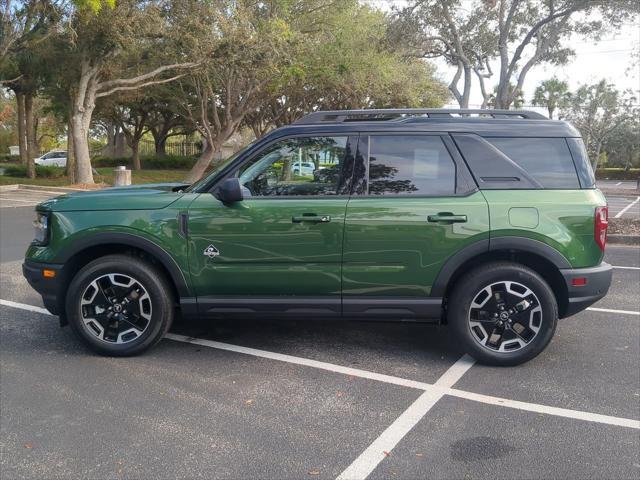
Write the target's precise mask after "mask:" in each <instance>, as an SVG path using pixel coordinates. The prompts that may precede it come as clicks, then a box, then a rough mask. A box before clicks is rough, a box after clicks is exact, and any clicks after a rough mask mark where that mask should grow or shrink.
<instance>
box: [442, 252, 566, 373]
mask: <svg viewBox="0 0 640 480" xmlns="http://www.w3.org/2000/svg"><path fill="white" fill-rule="evenodd" d="M447 318H448V321H449V326H450V328H451V329H452V332H453V334H454V335H455V337H456V340H457V341H458V342H460V343H461V344H462V347H463V348H464V349H465V350H466V351H467V353H469V354H470V355H471V356H473V357H474V358H476V359H477V360H478V361H479V362H481V363H485V364H489V365H504V366H507V365H518V364H520V363H523V362H526V361H528V360H531V359H532V358H534V357H535V356H536V355H538V354H539V353H540V352H542V350H544V349H545V347H546V346H547V345H548V343H549V342H550V341H551V338H552V337H553V334H554V332H555V329H556V324H557V321H558V306H557V302H556V298H555V296H554V294H553V291H552V290H551V288H550V287H549V285H548V284H547V282H546V281H545V280H544V279H543V278H542V277H541V276H540V275H539V274H538V273H536V272H535V271H533V270H531V269H530V268H528V267H526V266H524V265H520V264H516V263H511V262H496V263H491V264H486V265H482V266H480V267H478V268H476V269H475V270H473V271H471V272H470V273H469V274H468V275H465V276H464V277H462V278H461V279H460V280H459V281H458V283H457V284H456V285H455V287H454V290H453V292H452V294H451V296H450V298H449V302H448V313H447Z"/></svg>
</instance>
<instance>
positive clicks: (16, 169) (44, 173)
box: [4, 165, 64, 178]
mask: <svg viewBox="0 0 640 480" xmlns="http://www.w3.org/2000/svg"><path fill="white" fill-rule="evenodd" d="M4 174H5V176H7V177H19V178H26V176H27V167H25V166H24V165H12V166H10V167H5V169H4ZM63 175H64V168H62V167H50V166H44V165H36V177H41V178H58V177H62V176H63Z"/></svg>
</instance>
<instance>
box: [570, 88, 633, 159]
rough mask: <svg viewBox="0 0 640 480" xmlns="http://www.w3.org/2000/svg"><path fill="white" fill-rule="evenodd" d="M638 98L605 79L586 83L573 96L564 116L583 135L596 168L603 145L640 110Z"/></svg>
mask: <svg viewBox="0 0 640 480" xmlns="http://www.w3.org/2000/svg"><path fill="white" fill-rule="evenodd" d="M636 103H637V99H636V98H635V97H633V96H632V95H630V94H626V95H623V94H621V93H620V92H619V91H618V90H616V89H615V88H614V86H613V85H611V84H609V83H607V82H606V81H605V80H601V81H600V82H598V83H596V84H593V85H582V86H581V87H580V88H578V90H577V91H576V92H575V93H574V94H572V95H571V100H570V102H569V104H568V106H567V108H566V109H565V110H564V111H563V112H562V114H563V115H562V116H563V118H566V119H567V120H569V121H570V122H571V123H572V124H573V125H574V126H575V127H576V128H577V129H578V130H580V133H581V134H582V138H583V139H584V143H585V145H586V147H587V151H588V152H589V154H590V155H591V163H592V166H593V170H594V171H595V170H596V168H597V167H598V161H599V159H600V153H601V151H602V146H603V145H604V143H605V142H606V141H607V139H608V138H609V137H610V136H611V135H612V134H613V133H614V132H615V131H616V130H617V129H618V128H620V127H621V126H623V125H624V124H626V123H627V122H629V121H631V120H632V119H633V117H634V115H637V114H638V110H637V108H636V107H634V104H636Z"/></svg>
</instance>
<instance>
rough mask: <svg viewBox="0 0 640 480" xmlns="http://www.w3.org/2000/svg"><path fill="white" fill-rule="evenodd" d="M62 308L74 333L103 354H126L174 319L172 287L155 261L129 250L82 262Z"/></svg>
mask: <svg viewBox="0 0 640 480" xmlns="http://www.w3.org/2000/svg"><path fill="white" fill-rule="evenodd" d="M66 312H67V315H68V318H69V323H70V325H71V326H72V328H73V330H74V331H75V332H76V333H77V334H78V336H79V337H80V338H81V339H82V340H83V341H84V342H85V343H86V344H87V345H88V346H89V347H91V348H92V349H93V350H95V351H97V352H98V353H101V354H103V355H112V356H128V355H135V354H138V353H141V352H143V351H144V350H146V349H148V348H150V347H151V346H153V345H155V344H156V343H157V342H159V341H160V340H161V339H162V337H163V336H164V334H165V333H166V332H167V330H169V327H170V326H171V322H172V321H173V314H174V304H173V298H172V294H171V288H170V286H169V285H168V284H167V281H166V279H165V277H164V275H163V274H162V272H160V271H159V270H158V269H157V268H156V267H155V266H153V265H152V264H150V263H148V262H145V261H143V260H141V259H139V258H136V257H132V256H129V255H108V256H105V257H101V258H99V259H97V260H94V261H93V262H91V263H89V264H87V265H86V266H85V267H84V268H82V269H81V270H80V271H79V272H78V273H77V274H76V276H75V277H74V279H73V280H72V282H71V284H70V285H69V288H68V290H67V298H66Z"/></svg>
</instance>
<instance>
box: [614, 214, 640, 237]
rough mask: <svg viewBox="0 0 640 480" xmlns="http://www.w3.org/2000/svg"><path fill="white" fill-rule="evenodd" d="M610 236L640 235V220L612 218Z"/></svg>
mask: <svg viewBox="0 0 640 480" xmlns="http://www.w3.org/2000/svg"><path fill="white" fill-rule="evenodd" d="M607 233H608V234H610V235H640V218H610V219H609V228H608V229H607Z"/></svg>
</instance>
